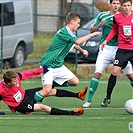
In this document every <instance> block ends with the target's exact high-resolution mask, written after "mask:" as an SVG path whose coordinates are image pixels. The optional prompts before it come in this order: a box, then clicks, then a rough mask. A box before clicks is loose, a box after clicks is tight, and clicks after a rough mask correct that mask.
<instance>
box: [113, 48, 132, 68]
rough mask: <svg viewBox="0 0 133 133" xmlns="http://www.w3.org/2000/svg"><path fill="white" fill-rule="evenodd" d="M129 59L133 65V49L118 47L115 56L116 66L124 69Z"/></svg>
mask: <svg viewBox="0 0 133 133" xmlns="http://www.w3.org/2000/svg"><path fill="white" fill-rule="evenodd" d="M128 61H130V62H131V64H132V65H133V50H125V49H118V50H117V52H116V56H115V62H114V66H119V67H121V68H122V69H124V68H125V67H126V66H127V63H128Z"/></svg>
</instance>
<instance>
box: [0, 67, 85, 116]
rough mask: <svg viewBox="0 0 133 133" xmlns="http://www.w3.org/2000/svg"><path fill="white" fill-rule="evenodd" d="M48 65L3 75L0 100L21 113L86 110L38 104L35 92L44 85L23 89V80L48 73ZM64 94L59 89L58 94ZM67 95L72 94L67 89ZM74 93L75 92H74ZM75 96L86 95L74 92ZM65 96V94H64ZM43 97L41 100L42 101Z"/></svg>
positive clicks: (0, 84)
mask: <svg viewBox="0 0 133 133" xmlns="http://www.w3.org/2000/svg"><path fill="white" fill-rule="evenodd" d="M47 71H48V70H47V67H43V68H39V69H33V70H26V71H23V72H20V73H15V72H13V71H7V72H5V73H4V75H3V80H2V81H1V82H0V100H2V101H3V102H4V103H5V104H7V105H8V107H9V108H10V110H11V111H12V112H16V111H18V112H21V113H24V114H25V113H29V112H34V111H42V112H47V113H49V114H51V115H81V114H83V112H84V110H83V109H82V108H78V109H75V110H72V111H67V110H60V109H57V108H51V107H50V106H47V105H44V104H40V103H39V104H37V103H36V100H35V98H34V94H35V93H36V92H37V91H39V90H41V89H42V87H38V88H34V89H28V90H22V87H21V86H22V85H21V80H26V79H28V78H31V77H35V76H37V75H39V74H41V73H46V72H47ZM60 93H61V96H62V95H63V93H64V91H61V90H60V91H59V92H58V94H56V96H60ZM66 93H67V96H68V95H69V94H71V92H69V91H66ZM72 94H73V93H72ZM74 94H75V95H74V97H77V98H79V99H81V98H83V97H84V94H83V95H82V94H80V92H79V93H74ZM63 96H65V95H63ZM42 100H43V99H41V100H40V101H39V102H41V101H42Z"/></svg>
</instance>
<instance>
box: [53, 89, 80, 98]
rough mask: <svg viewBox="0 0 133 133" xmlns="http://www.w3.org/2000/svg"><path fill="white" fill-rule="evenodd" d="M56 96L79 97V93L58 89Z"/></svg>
mask: <svg viewBox="0 0 133 133" xmlns="http://www.w3.org/2000/svg"><path fill="white" fill-rule="evenodd" d="M55 96H56V97H78V93H74V92H70V91H67V90H60V89H57V92H56V95H55Z"/></svg>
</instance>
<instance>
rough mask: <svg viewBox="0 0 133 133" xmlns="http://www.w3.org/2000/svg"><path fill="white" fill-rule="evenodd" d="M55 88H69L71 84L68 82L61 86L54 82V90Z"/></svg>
mask: <svg viewBox="0 0 133 133" xmlns="http://www.w3.org/2000/svg"><path fill="white" fill-rule="evenodd" d="M55 86H56V87H68V86H70V84H69V83H68V82H67V81H66V82H64V83H63V84H62V85H59V84H58V83H56V82H55V81H53V85H52V88H54V87H55Z"/></svg>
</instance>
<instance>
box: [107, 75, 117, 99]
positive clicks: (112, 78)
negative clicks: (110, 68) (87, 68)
mask: <svg viewBox="0 0 133 133" xmlns="http://www.w3.org/2000/svg"><path fill="white" fill-rule="evenodd" d="M116 78H117V76H114V75H113V74H111V75H110V77H109V80H108V88H107V96H106V97H107V98H108V99H110V98H111V94H112V91H113V88H114V86H115V84H116Z"/></svg>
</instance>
